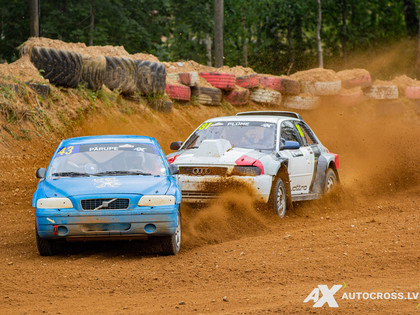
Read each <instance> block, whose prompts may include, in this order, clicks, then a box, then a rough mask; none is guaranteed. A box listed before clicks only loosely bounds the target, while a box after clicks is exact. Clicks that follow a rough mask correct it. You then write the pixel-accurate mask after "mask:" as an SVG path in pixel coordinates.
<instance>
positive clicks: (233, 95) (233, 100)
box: [224, 89, 249, 105]
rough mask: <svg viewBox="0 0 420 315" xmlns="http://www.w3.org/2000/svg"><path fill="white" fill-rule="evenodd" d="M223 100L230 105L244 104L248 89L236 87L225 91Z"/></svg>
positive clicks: (247, 96) (246, 102)
mask: <svg viewBox="0 0 420 315" xmlns="http://www.w3.org/2000/svg"><path fill="white" fill-rule="evenodd" d="M224 97H225V100H226V101H228V102H229V103H230V104H232V105H246V104H248V101H249V90H247V89H240V90H239V89H238V90H233V91H230V92H226V93H225V96H224Z"/></svg>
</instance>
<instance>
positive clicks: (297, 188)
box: [292, 185, 308, 191]
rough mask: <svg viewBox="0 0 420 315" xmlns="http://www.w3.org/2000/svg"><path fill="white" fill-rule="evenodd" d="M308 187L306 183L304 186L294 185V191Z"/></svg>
mask: <svg viewBox="0 0 420 315" xmlns="http://www.w3.org/2000/svg"><path fill="white" fill-rule="evenodd" d="M307 188H308V186H306V185H304V186H301V185H297V186H293V187H292V191H301V190H306V189H307Z"/></svg>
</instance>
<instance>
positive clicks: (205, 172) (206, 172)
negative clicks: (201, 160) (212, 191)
mask: <svg viewBox="0 0 420 315" xmlns="http://www.w3.org/2000/svg"><path fill="white" fill-rule="evenodd" d="M192 173H193V174H194V175H209V174H210V169H209V168H199V167H196V168H193V170H192Z"/></svg>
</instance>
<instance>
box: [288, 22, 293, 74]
mask: <svg viewBox="0 0 420 315" xmlns="http://www.w3.org/2000/svg"><path fill="white" fill-rule="evenodd" d="M292 30H293V25H292V23H289V24H288V25H287V43H288V46H289V56H290V66H289V71H288V72H287V75H289V74H290V72H291V71H292V70H293V67H294V65H295V49H294V48H293V38H292Z"/></svg>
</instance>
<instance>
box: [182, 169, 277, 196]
mask: <svg viewBox="0 0 420 315" xmlns="http://www.w3.org/2000/svg"><path fill="white" fill-rule="evenodd" d="M178 179H179V182H180V184H181V195H182V202H186V203H202V202H208V201H210V200H212V199H216V198H218V193H216V192H214V191H211V190H209V189H207V187H206V186H207V184H209V183H210V184H214V183H217V182H223V181H224V180H226V179H227V180H234V181H237V182H241V183H245V184H248V185H250V186H251V187H253V188H254V189H255V192H256V194H257V198H258V200H259V201H262V202H268V198H269V197H270V190H271V185H272V181H273V177H272V176H271V175H258V176H229V177H223V176H217V175H206V176H191V175H183V174H180V175H178Z"/></svg>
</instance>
